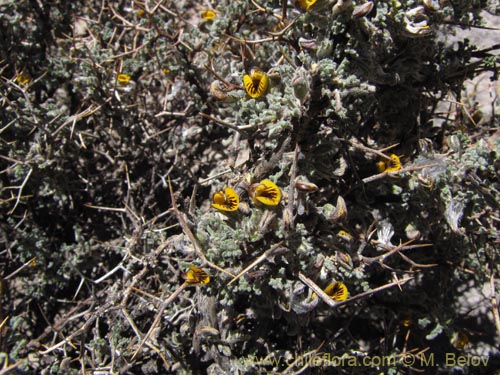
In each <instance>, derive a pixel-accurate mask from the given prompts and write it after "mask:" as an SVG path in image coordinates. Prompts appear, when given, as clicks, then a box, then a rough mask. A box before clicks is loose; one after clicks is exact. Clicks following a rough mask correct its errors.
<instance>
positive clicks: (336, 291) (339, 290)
mask: <svg viewBox="0 0 500 375" xmlns="http://www.w3.org/2000/svg"><path fill="white" fill-rule="evenodd" d="M324 292H325V293H326V294H328V295H329V296H330V297H331V298H332V299H334V300H335V301H339V302H340V301H345V300H346V299H347V296H348V294H349V292H348V290H347V287H346V286H345V284H344V283H342V282H340V281H336V282H334V283H332V284H330V285H328V286H327V287H326V288H325V290H324Z"/></svg>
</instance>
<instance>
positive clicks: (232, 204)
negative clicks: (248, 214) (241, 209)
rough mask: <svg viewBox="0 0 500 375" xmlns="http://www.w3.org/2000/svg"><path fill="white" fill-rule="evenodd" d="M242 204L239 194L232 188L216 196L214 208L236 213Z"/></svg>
mask: <svg viewBox="0 0 500 375" xmlns="http://www.w3.org/2000/svg"><path fill="white" fill-rule="evenodd" d="M239 204H240V197H239V196H238V193H236V191H234V190H233V189H231V188H229V187H228V188H226V189H225V190H224V191H219V192H218V193H215V194H214V197H213V203H212V207H213V208H216V209H218V210H221V211H230V212H232V211H236V210H237V209H238V205H239Z"/></svg>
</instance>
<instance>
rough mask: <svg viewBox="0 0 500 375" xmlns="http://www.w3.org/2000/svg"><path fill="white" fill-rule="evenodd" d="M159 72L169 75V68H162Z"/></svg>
mask: <svg viewBox="0 0 500 375" xmlns="http://www.w3.org/2000/svg"><path fill="white" fill-rule="evenodd" d="M161 71H162V72H163V74H169V73H170V69H169V68H163V69H162V70H161Z"/></svg>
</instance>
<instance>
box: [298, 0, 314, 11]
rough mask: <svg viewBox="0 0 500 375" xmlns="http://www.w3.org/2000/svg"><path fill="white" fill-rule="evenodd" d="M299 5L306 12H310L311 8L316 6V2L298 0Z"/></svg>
mask: <svg viewBox="0 0 500 375" xmlns="http://www.w3.org/2000/svg"><path fill="white" fill-rule="evenodd" d="M297 1H298V3H299V6H300V7H301V8H302V9H303V10H305V11H306V12H309V11H310V10H311V8H312V7H313V6H314V4H316V0H297Z"/></svg>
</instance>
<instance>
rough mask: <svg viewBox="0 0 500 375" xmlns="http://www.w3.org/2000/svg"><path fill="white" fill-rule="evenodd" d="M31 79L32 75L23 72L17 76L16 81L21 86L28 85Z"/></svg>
mask: <svg viewBox="0 0 500 375" xmlns="http://www.w3.org/2000/svg"><path fill="white" fill-rule="evenodd" d="M29 81H31V76H30V75H29V74H28V73H21V74H19V75H18V76H17V77H16V82H17V83H19V84H20V85H21V86H24V85H26V84H27V83H29Z"/></svg>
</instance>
